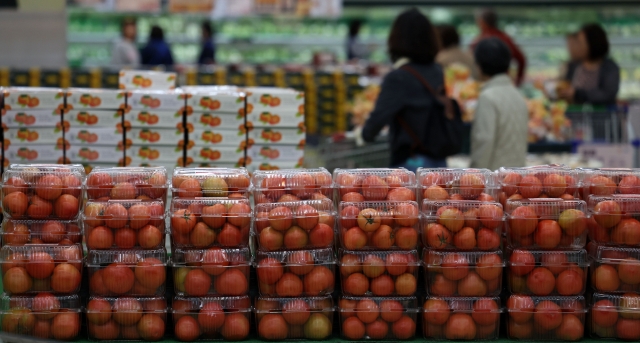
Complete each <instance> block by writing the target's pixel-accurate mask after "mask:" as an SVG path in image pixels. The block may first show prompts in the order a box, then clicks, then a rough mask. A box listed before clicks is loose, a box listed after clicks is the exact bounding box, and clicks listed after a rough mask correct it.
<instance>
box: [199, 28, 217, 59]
mask: <svg viewBox="0 0 640 343" xmlns="http://www.w3.org/2000/svg"><path fill="white" fill-rule="evenodd" d="M201 28H202V48H201V50H200V56H199V57H198V64H214V63H215V62H216V46H215V43H214V42H213V28H212V27H211V23H209V22H208V21H204V22H202V26H201Z"/></svg>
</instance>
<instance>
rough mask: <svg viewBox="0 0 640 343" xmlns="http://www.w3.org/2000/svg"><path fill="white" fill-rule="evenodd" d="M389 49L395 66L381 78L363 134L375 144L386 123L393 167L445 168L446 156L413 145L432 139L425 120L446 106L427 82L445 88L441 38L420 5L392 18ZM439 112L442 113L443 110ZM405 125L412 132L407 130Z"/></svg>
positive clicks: (366, 139) (432, 86)
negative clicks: (435, 155)
mask: <svg viewBox="0 0 640 343" xmlns="http://www.w3.org/2000/svg"><path fill="white" fill-rule="evenodd" d="M387 47H388V51H389V54H390V57H391V61H392V62H393V63H394V65H393V66H394V69H395V70H393V71H391V72H390V73H389V74H387V76H386V77H385V78H384V80H383V82H382V86H381V90H380V95H379V96H378V99H377V101H376V105H375V108H374V110H373V112H371V115H370V117H369V119H367V121H366V123H365V125H364V127H363V129H362V138H363V139H364V140H365V141H367V142H372V141H373V140H374V139H375V138H376V136H377V135H378V133H379V132H380V131H381V130H382V128H383V127H385V126H387V125H388V126H389V144H390V151H391V166H393V167H406V168H407V169H410V170H414V171H415V170H416V169H417V168H418V167H433V168H436V167H446V160H445V159H444V158H432V157H430V156H427V155H426V154H423V153H419V152H418V153H416V151H415V149H414V147H416V145H419V146H423V145H424V144H425V142H427V141H428V137H426V136H427V134H426V132H427V131H428V130H427V127H426V126H427V119H428V117H429V116H430V115H432V114H433V113H434V111H435V110H436V106H440V107H441V106H442V104H441V103H438V101H437V99H436V97H435V96H434V95H432V94H430V93H429V92H428V91H427V89H426V86H425V85H424V84H423V81H425V82H427V83H428V84H429V85H430V86H431V88H432V89H435V90H440V89H442V88H443V86H444V75H443V73H442V67H440V65H438V64H436V63H435V57H436V54H437V53H438V38H437V36H436V32H435V30H434V27H433V25H431V22H430V21H429V19H427V17H425V16H424V15H423V14H422V13H420V11H418V10H417V9H410V10H408V11H405V12H403V13H401V14H400V15H399V16H398V17H397V18H396V20H395V21H394V23H393V26H392V27H391V32H390V34H389V39H388V42H387ZM406 68H410V69H409V70H407V69H406ZM413 72H415V73H416V74H418V75H419V76H420V79H419V78H418V77H417V76H416V75H414V74H412V73H413ZM421 79H422V80H421ZM437 110H439V112H438V113H439V114H441V113H442V110H441V108H437ZM407 126H408V127H409V128H410V130H411V131H412V132H409V131H407V128H406V127H407ZM417 140H420V141H417Z"/></svg>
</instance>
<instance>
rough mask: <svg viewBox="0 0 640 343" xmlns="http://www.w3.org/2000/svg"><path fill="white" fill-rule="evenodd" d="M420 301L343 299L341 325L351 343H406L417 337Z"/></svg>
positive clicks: (345, 297)
mask: <svg viewBox="0 0 640 343" xmlns="http://www.w3.org/2000/svg"><path fill="white" fill-rule="evenodd" d="M417 306H418V304H417V301H416V299H415V297H411V298H393V297H376V298H367V297H347V296H344V297H341V298H340V301H339V307H340V323H341V324H342V337H343V338H344V339H347V340H362V339H369V340H391V341H398V340H406V339H410V338H412V337H414V336H415V334H416V326H417V322H418V311H417Z"/></svg>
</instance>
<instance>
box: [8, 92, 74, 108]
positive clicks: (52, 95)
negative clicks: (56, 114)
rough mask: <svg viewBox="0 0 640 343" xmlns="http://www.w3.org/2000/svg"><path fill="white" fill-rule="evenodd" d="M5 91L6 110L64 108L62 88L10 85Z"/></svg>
mask: <svg viewBox="0 0 640 343" xmlns="http://www.w3.org/2000/svg"><path fill="white" fill-rule="evenodd" d="M2 92H3V93H4V109H5V110H21V109H29V110H36V109H41V110H51V111H52V112H53V111H55V110H57V111H59V110H62V109H64V96H65V93H64V91H63V90H62V89H60V88H39V87H9V88H4V89H3V90H2Z"/></svg>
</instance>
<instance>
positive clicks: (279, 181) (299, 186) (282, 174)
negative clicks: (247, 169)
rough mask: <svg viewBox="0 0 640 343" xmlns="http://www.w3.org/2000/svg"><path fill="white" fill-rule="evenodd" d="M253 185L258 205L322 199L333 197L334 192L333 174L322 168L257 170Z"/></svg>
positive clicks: (254, 174)
mask: <svg viewBox="0 0 640 343" xmlns="http://www.w3.org/2000/svg"><path fill="white" fill-rule="evenodd" d="M252 184H253V186H254V187H255V190H254V196H255V201H256V204H261V203H269V202H277V201H281V199H284V200H283V201H287V202H290V201H298V200H307V199H318V198H320V199H322V198H328V197H331V196H332V192H333V181H332V179H331V173H329V171H328V170H326V169H325V168H322V167H320V168H315V169H284V170H257V171H256V172H255V173H253V179H252ZM316 193H319V194H316ZM285 195H286V196H285ZM283 197H284V198H283Z"/></svg>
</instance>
